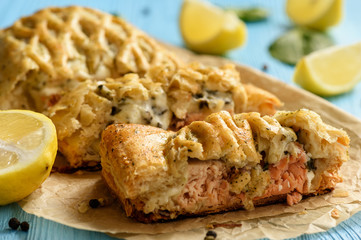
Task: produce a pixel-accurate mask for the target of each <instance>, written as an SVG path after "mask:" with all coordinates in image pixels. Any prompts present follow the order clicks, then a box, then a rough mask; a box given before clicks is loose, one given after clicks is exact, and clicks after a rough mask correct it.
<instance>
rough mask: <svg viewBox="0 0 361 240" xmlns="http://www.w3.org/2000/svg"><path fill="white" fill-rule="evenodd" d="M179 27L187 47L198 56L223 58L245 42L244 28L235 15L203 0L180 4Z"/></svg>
mask: <svg viewBox="0 0 361 240" xmlns="http://www.w3.org/2000/svg"><path fill="white" fill-rule="evenodd" d="M179 25H180V31H181V34H182V37H183V40H184V42H185V43H186V45H187V47H188V48H189V49H191V50H193V51H196V52H199V53H208V54H223V53H225V52H227V51H228V50H230V49H234V48H236V47H239V46H241V45H243V44H244V43H245V42H246V39H247V27H246V25H245V24H244V22H242V21H241V20H240V19H239V18H238V17H237V15H236V14H235V13H234V12H232V11H224V10H223V9H221V8H219V7H217V6H215V5H212V4H210V3H209V2H206V1H202V0H185V1H184V2H183V5H182V9H181V12H180V18H179Z"/></svg>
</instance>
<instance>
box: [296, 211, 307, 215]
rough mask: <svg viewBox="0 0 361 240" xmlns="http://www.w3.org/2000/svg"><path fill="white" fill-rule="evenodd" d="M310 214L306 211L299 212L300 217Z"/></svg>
mask: <svg viewBox="0 0 361 240" xmlns="http://www.w3.org/2000/svg"><path fill="white" fill-rule="evenodd" d="M307 213H308V212H307V211H306V210H303V211H302V212H299V213H298V214H299V215H306V214H307Z"/></svg>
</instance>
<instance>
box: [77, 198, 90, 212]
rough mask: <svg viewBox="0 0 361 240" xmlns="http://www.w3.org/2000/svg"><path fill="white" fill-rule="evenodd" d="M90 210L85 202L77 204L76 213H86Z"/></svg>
mask: <svg viewBox="0 0 361 240" xmlns="http://www.w3.org/2000/svg"><path fill="white" fill-rule="evenodd" d="M89 209H90V206H89V204H88V202H87V201H83V202H81V203H79V204H78V212H80V213H86V212H87V211H88V210H89Z"/></svg>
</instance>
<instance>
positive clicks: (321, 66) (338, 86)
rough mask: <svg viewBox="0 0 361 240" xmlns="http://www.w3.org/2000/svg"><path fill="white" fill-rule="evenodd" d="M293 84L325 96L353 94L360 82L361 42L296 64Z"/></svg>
mask: <svg viewBox="0 0 361 240" xmlns="http://www.w3.org/2000/svg"><path fill="white" fill-rule="evenodd" d="M293 80H294V82H296V83H298V84H299V85H301V86H302V87H303V88H305V89H307V90H309V91H311V92H314V93H316V94H318V95H323V96H332V95H337V94H341V93H345V92H348V91H350V90H351V89H352V88H353V87H354V86H355V85H356V84H357V83H358V82H359V81H360V80H361V42H359V43H356V44H352V45H347V46H334V47H329V48H325V49H322V50H319V51H316V52H313V53H311V54H310V55H307V56H306V57H304V58H302V59H301V60H300V61H299V62H298V63H297V65H296V70H295V73H294V76H293Z"/></svg>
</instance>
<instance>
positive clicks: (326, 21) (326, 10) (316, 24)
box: [286, 0, 343, 30]
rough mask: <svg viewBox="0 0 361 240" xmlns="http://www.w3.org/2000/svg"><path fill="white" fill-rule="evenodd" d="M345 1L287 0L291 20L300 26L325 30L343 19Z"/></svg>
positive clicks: (287, 10) (287, 9)
mask: <svg viewBox="0 0 361 240" xmlns="http://www.w3.org/2000/svg"><path fill="white" fill-rule="evenodd" d="M342 6H343V0H287V2H286V12H287V15H288V16H289V18H290V19H291V20H292V21H293V22H294V23H296V24H297V25H300V26H305V27H310V28H314V29H317V30H325V29H327V28H329V27H331V26H334V25H336V24H337V23H339V22H340V20H341V19H342Z"/></svg>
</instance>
